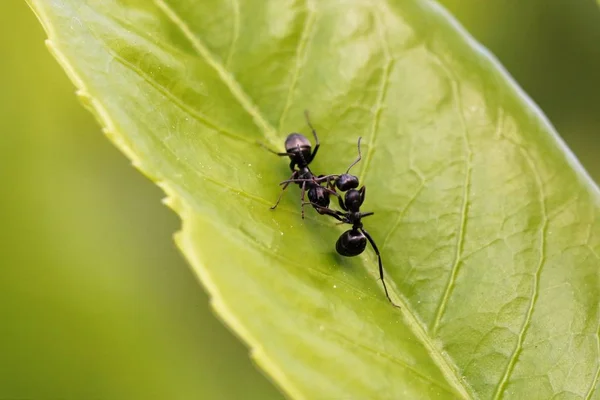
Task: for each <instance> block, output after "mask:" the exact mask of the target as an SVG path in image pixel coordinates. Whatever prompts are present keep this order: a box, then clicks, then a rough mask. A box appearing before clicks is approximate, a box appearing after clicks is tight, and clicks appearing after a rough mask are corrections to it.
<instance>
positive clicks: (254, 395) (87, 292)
mask: <svg viewBox="0 0 600 400" xmlns="http://www.w3.org/2000/svg"><path fill="white" fill-rule="evenodd" d="M443 3H444V4H445V5H446V6H447V7H448V8H449V9H450V10H451V11H452V12H453V13H454V14H455V15H456V16H457V17H458V19H459V20H460V21H461V22H462V23H463V24H464V25H465V26H466V27H467V28H468V29H469V30H470V31H471V33H472V34H473V35H474V36H475V37H476V38H477V39H478V40H479V41H481V42H482V43H483V44H484V45H486V46H487V47H488V48H489V49H490V50H491V51H492V52H493V53H495V54H496V56H497V57H498V58H499V59H500V60H501V62H502V63H503V64H504V65H505V66H506V68H507V69H508V70H509V71H510V73H511V74H512V75H513V76H514V77H515V79H516V80H517V81H518V82H519V83H520V84H521V86H523V87H524V89H525V90H526V91H527V92H528V93H529V95H530V96H531V97H532V98H533V99H534V100H535V101H536V102H537V103H538V104H539V105H540V106H541V108H542V109H543V110H544V111H545V112H546V114H547V115H548V116H549V118H550V120H551V121H552V122H553V123H554V125H555V126H556V127H557V129H558V131H559V132H560V133H561V135H562V136H563V137H564V139H565V140H566V141H567V142H568V143H569V145H570V147H571V148H572V149H573V151H574V152H575V153H576V154H577V156H578V157H579V158H580V160H581V161H582V163H583V164H584V166H585V167H586V168H587V169H588V171H589V172H590V173H591V174H592V176H593V177H594V178H595V179H596V180H598V179H600V159H599V157H597V154H598V151H599V150H600V113H599V112H598V110H600V92H599V90H598V88H599V87H600V47H599V46H598V43H600V12H599V10H598V7H597V5H596V3H595V1H593V0H552V1H547V0H528V1H525V2H516V1H508V0H486V1H481V0H445V1H444V2H443ZM44 39H45V34H44V33H43V31H42V29H41V27H40V25H39V24H38V22H37V20H36V19H35V17H34V15H33V13H32V12H31V11H30V10H29V9H28V7H27V5H26V4H25V2H24V1H20V0H5V1H2V2H0V55H1V60H2V61H1V62H0V88H1V89H0V130H1V132H2V135H0V178H1V182H2V186H1V189H0V191H1V193H0V199H1V200H0V235H1V237H0V240H1V242H0V243H2V244H1V245H0V248H1V249H2V251H0V398H1V399H5V398H11V399H12V398H19V399H23V398H31V399H56V398H61V399H92V398H93V399H242V398H243V399H275V398H281V395H280V394H279V393H278V392H277V390H276V389H275V388H274V387H273V386H272V385H271V384H270V383H269V381H268V380H267V379H265V378H264V377H263V376H262V374H261V373H260V372H258V371H257V370H256V368H254V366H253V365H252V362H251V361H250V360H249V357H248V355H247V351H246V349H245V348H244V347H243V346H242V345H241V344H240V343H239V342H238V341H237V339H235V338H234V336H233V335H232V334H230V333H229V332H228V331H227V329H226V328H224V327H223V326H222V325H221V323H220V322H219V321H218V320H217V319H216V318H215V317H214V316H213V315H212V314H211V312H210V309H209V306H208V299H207V296H206V295H205V294H204V292H203V291H202V290H201V289H200V286H199V285H198V283H197V281H196V279H195V277H194V276H193V275H192V273H191V272H190V270H189V269H188V267H187V265H186V264H185V262H184V261H183V259H182V257H181V255H180V254H179V253H178V252H177V250H176V248H175V245H174V244H173V240H172V233H173V232H174V231H176V230H177V228H178V226H179V221H178V219H177V217H176V216H175V215H174V214H173V213H172V212H171V211H169V210H168V209H167V208H166V207H164V206H163V205H162V204H161V202H160V199H161V198H162V196H163V195H162V193H161V191H160V190H159V189H158V188H157V187H156V186H154V185H153V184H152V183H151V182H149V181H148V180H147V179H146V178H144V177H143V176H142V175H141V174H140V173H138V172H137V171H136V170H135V169H133V168H132V167H131V166H130V163H129V161H128V160H127V159H125V157H124V156H123V155H121V154H120V153H119V152H118V151H117V150H116V149H115V148H114V147H113V146H112V145H111V144H110V143H109V142H108V140H107V139H106V138H105V137H104V136H103V135H102V133H101V132H100V129H99V127H98V125H97V124H96V122H95V121H94V120H93V119H92V117H91V115H90V114H89V113H88V112H87V111H85V110H84V109H83V107H82V106H81V105H80V104H79V103H78V101H77V100H76V98H75V96H74V88H73V86H72V85H71V83H70V82H69V81H68V80H67V78H66V76H65V74H64V73H63V72H62V70H61V69H60V68H59V67H58V65H57V64H56V62H55V61H54V59H53V58H52V57H51V56H50V54H49V53H48V51H47V50H46V48H45V46H44V44H43V41H44Z"/></svg>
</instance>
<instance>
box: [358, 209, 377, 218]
mask: <svg viewBox="0 0 600 400" xmlns="http://www.w3.org/2000/svg"><path fill="white" fill-rule="evenodd" d="M371 215H375V213H374V212H373V211H369V212H364V213H360V217H361V218H364V217H370V216H371Z"/></svg>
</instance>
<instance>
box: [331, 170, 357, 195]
mask: <svg viewBox="0 0 600 400" xmlns="http://www.w3.org/2000/svg"><path fill="white" fill-rule="evenodd" d="M335 187H337V188H338V189H339V190H341V191H342V192H345V191H347V190H350V189H356V188H357V187H358V178H357V177H356V176H354V175H350V174H348V173H345V174H341V175H340V176H339V177H338V178H337V180H336V181H335Z"/></svg>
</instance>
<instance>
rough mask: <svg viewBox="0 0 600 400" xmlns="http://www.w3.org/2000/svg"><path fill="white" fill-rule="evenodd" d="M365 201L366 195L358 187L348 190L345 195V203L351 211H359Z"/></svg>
mask: <svg viewBox="0 0 600 400" xmlns="http://www.w3.org/2000/svg"><path fill="white" fill-rule="evenodd" d="M363 201H364V197H363V196H362V195H361V193H360V191H359V190H356V189H350V190H348V191H347V192H346V195H345V196H344V203H345V204H346V208H348V211H350V212H359V211H360V206H361V205H362V203H363Z"/></svg>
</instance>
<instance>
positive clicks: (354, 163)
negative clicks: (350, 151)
mask: <svg viewBox="0 0 600 400" xmlns="http://www.w3.org/2000/svg"><path fill="white" fill-rule="evenodd" d="M361 139H362V137H359V138H358V158H357V159H356V160H355V161H354V162H353V163H352V164H350V166H349V167H348V169H347V170H346V173H348V172H350V168H352V167H354V166H355V165H356V164H358V162H359V161H360V159H361V158H362V156H361V154H360V140H361Z"/></svg>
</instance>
